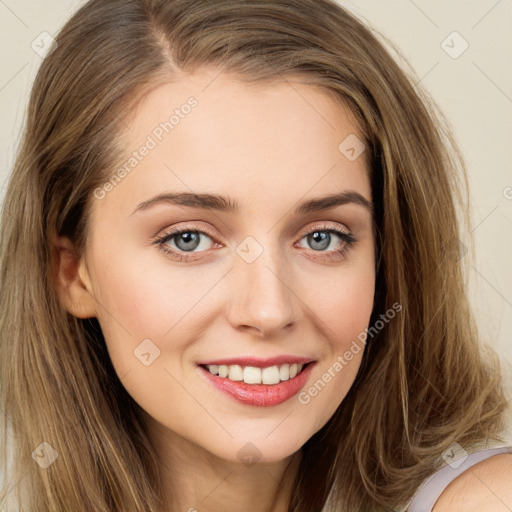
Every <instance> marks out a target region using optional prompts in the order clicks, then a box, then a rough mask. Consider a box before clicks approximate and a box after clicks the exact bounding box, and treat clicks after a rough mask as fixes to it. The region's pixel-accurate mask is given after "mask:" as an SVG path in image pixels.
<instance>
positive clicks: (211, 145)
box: [56, 70, 375, 512]
mask: <svg viewBox="0 0 512 512" xmlns="http://www.w3.org/2000/svg"><path fill="white" fill-rule="evenodd" d="M217 75H218V71H217V72H213V71H205V70H203V71H201V72H196V73H194V74H193V75H183V76H181V77H180V78H179V79H178V80H175V81H173V82H172V83H171V84H166V85H164V86H160V87H158V88H156V89H154V90H153V91H152V92H151V93H150V94H149V95H147V96H146V97H145V98H144V100H143V101H142V102H141V103H139V105H138V107H137V110H136V111H135V112H134V113H133V115H132V116H130V117H127V118H126V122H127V125H128V126H129V129H128V130H127V131H126V133H125V134H124V136H123V137H122V143H123V144H124V147H126V152H127V158H128V157H129V155H130V154H131V152H132V151H134V150H136V149H137V148H139V147H140V146H141V145H142V144H143V143H144V141H145V140H146V138H147V136H148V134H151V133H152V130H154V128H155V126H158V125H159V123H160V122H162V121H164V120H165V119H168V117H169V114H167V113H168V112H169V113H172V111H173V110H174V109H175V108H177V107H179V106H180V105H182V104H184V103H185V102H186V100H187V98H189V97H190V96H194V97H195V98H197V100H198V106H197V107H196V108H195V109H194V110H192V112H191V113H190V114H189V115H188V116H187V117H186V118H184V119H182V120H181V122H180V124H179V125H178V126H177V127H176V128H175V129H174V130H173V131H172V133H170V134H168V135H166V136H165V137H164V139H163V140H162V142H160V143H159V144H158V146H157V147H156V148H155V149H153V150H152V151H151V152H150V153H149V155H148V156H146V157H145V158H144V159H143V160H142V161H141V162H140V163H139V164H138V166H137V167H136V168H135V169H134V170H133V171H132V172H131V173H130V174H129V175H128V176H127V177H126V178H125V179H124V180H123V181H122V183H120V184H119V185H117V186H116V187H114V188H113V190H111V191H109V192H108V194H106V195H105V197H104V198H103V199H93V208H92V213H91V218H90V222H91V232H90V233H91V234H90V238H89V239H88V242H87V248H86V251H85V254H84V255H83V256H82V257H81V258H80V259H79V260H76V261H75V260H74V259H73V257H72V255H71V252H70V249H71V246H70V244H69V241H68V240H66V239H64V238H61V239H59V240H58V241H57V242H56V246H57V247H59V249H60V253H61V256H62V257H61V264H60V275H61V284H62V286H61V288H60V295H61V300H62V301H63V302H64V303H65V304H66V307H67V308H68V309H69V311H70V312H72V313H73V314H74V315H76V316H78V317H81V318H86V317H91V316H95V317H97V318H98V320H99V323H100V325H101V328H102V330H103V333H104V335H105V339H106V343H107V347H108V350H109V354H110V357H111V359H112V362H113V366H114V368H115V370H116V372H117V375H118V376H119V377H120V379H121V380H122V383H123V385H124V386H125V388H126V389H127V391H128V392H129V393H130V395H131V396H132V397H133V399H134V400H135V401H136V402H137V403H138V404H139V405H140V406H141V407H142V409H143V410H144V411H145V414H146V415H147V423H148V433H149V436H150V439H151V440H152V442H153V444H154V445H155V446H156V447H157V451H158V453H159V454H160V455H161V459H162V460H161V462H162V468H163V470H164V474H165V481H166V482H172V483H173V485H172V486H171V484H169V487H168V488H166V490H165V499H166V500H167V502H168V504H169V508H168V510H175V511H178V510H180V511H182V510H189V509H194V508H195V509H200V510H201V511H203V510H204V511H212V512H213V511H221V510H226V503H229V504H230V507H229V508H230V509H232V510H245V511H247V512H253V511H254V512H256V511H265V510H272V511H273V512H281V511H285V510H287V506H288V503H289V500H290V489H291V484H292V480H293V477H294V476H295V474H296V471H297V464H298V462H299V460H300V456H301V451H300V450H301V447H302V445H303V444H304V443H305V442H306V441H307V440H308V439H309V438H310V437H311V436H312V435H313V434H314V433H315V432H317V431H318V430H319V429H320V428H321V427H322V426H324V425H325V423H326V422H327V421H328V420H329V418H330V417H331V416H332V414H333V413H334V412H335V410H336V408H337V407H338V405H339V404H340V403H341V401H342V400H343V398H344V396H345V395H346V393H347V392H348V390H349V388H350V386H351V385H352V383H353V381H354V379H355V376H356V373H357V370H358V368H359V366H360V362H361V356H362V350H361V351H360V352H359V353H358V354H355V355H354V356H353V359H352V360H351V361H350V362H349V363H348V364H346V365H345V366H344V367H343V369H342V370H341V371H340V372H339V373H338V374H337V375H336V377H335V378H333V379H332V380H331V381H330V382H329V383H328V384H327V385H326V386H325V388H324V389H323V390H322V391H321V392H320V393H318V394H317V396H315V397H312V398H311V400H310V402H309V403H307V404H301V403H299V401H298V400H297V396H295V397H294V398H292V399H290V400H288V401H286V402H284V403H282V404H280V405H276V406H271V407H255V406H250V405H245V404H240V403H238V402H236V401H234V400H233V399H232V398H230V397H229V396H226V395H224V394H223V393H221V392H219V391H218V390H217V389H215V388H214V387H213V386H212V385H211V384H210V383H208V382H207V381H206V380H205V379H203V378H200V376H199V373H198V372H199V370H198V367H197V365H196V363H197V362H198V361H201V360H203V361H204V360H208V359H210V360H211V359H219V358H221V357H233V356H257V357H271V356H275V355H280V354H293V355H299V356H306V357H311V358H312V359H314V360H316V361H317V363H316V365H315V367H314V368H313V372H312V374H311V376H310V378H309V380H308V383H307V384H306V386H305V388H304V389H307V388H309V387H310V386H311V385H312V383H314V382H316V381H317V380H318V379H321V377H322V374H323V373H325V372H326V371H327V370H328V369H329V368H330V367H332V365H333V363H334V362H335V361H336V359H337V357H338V356H339V355H343V353H344V352H346V351H347V350H348V349H349V348H350V345H351V343H352V341H353V340H355V339H357V336H358V335H360V333H361V332H362V331H364V329H365V328H366V327H367V326H368V323H369V318H370V314H371V311H372V306H373V296H374V285H375V272H374V265H375V260H374V248H375V246H374V243H375V242H374V236H373V218H372V214H371V212H370V211H369V210H368V209H367V208H365V207H364V206H362V205H360V204H355V203H350V204H344V205H341V206H336V207H334V208H330V209H328V210H325V211H321V212H316V213H309V214H305V215H304V214H303V215H295V214H293V213H292V210H293V209H294V208H295V206H296V205H297V203H298V202H299V201H303V200H307V199H312V198H317V197H322V196H324V195H327V194H332V193H334V192H342V191H347V190H351V191H355V192H358V193H359V194H361V195H362V196H363V197H364V198H366V199H367V200H368V201H369V202H371V189H370V181H369V177H368V169H367V166H366V165H367V164H366V160H365V158H364V156H365V155H364V153H363V155H362V156H361V157H359V158H357V159H356V160H354V161H350V160H349V159H347V158H346V157H345V156H344V155H343V154H342V153H341V152H340V151H339V150H338V146H339V144H340V143H341V142H342V141H343V140H344V139H345V138H346V137H347V136H348V135H350V134H359V131H358V128H357V126H356V125H355V123H354V122H353V119H352V118H351V117H350V115H348V112H345V111H344V109H342V108H341V107H340V106H339V105H338V104H336V103H335V102H334V100H333V98H332V97H331V96H329V95H328V94H327V93H326V92H325V91H323V90H322V89H319V88H316V87H313V86H309V85H305V84H299V83H298V82H295V81H291V80H290V84H292V85H293V86H292V85H290V84H288V83H286V82H285V81H283V82H276V83H272V84H270V85H269V84H259V85H251V86H248V85H245V84H243V83H241V82H239V81H237V80H236V79H235V78H234V77H232V76H229V75H225V74H223V75H220V76H217ZM215 77H217V78H215ZM214 79H215V80H214ZM212 81H213V82H212ZM206 86H208V87H207V88H206ZM166 114H167V115H166ZM359 137H360V138H361V139H362V136H361V135H359ZM164 191H173V192H182V191H183V192H195V193H197V192H208V193H218V194H223V195H229V196H230V197H231V198H232V199H234V200H236V201H237V202H238V203H239V204H240V208H241V209H240V212H238V213H227V212H220V211H212V210H202V209H198V208H191V207H188V206H187V207H183V206H177V205H172V204H159V205H157V206H154V207H152V208H149V209H147V210H143V211H138V212H136V213H133V211H134V210H135V209H136V207H137V205H139V204H140V203H141V202H143V201H147V200H148V199H150V198H152V197H153V196H155V195H157V194H160V193H162V192H164ZM319 223H322V224H325V226H323V227H322V229H323V230H325V229H340V230H342V231H348V232H350V233H352V234H353V236H354V237H355V238H356V242H355V243H354V244H353V245H352V246H351V247H346V252H345V255H343V256H338V257H336V258H334V259H331V260H330V259H329V258H328V257H327V256H326V254H328V253H331V254H334V251H335V250H336V249H338V248H341V247H343V246H344V245H346V243H345V242H344V241H343V240H342V239H340V238H338V237H337V236H336V235H332V236H331V243H330V244H329V247H328V248H320V249H318V248H317V247H318V242H317V244H315V242H314V241H311V240H310V241H309V242H308V239H307V236H306V235H307V234H308V233H310V232H312V231H315V229H317V228H318V224H319ZM171 227H179V228H182V227H187V228H188V229H190V230H194V229H196V230H203V229H208V228H209V229H210V231H211V232H212V234H213V237H211V238H209V236H210V235H201V237H202V238H201V244H200V246H198V247H195V248H193V249H192V251H193V253H192V256H193V257H194V260H193V261H189V262H186V261H177V260H174V259H172V258H171V257H169V256H168V255H166V254H165V253H164V252H163V251H162V250H161V248H159V247H158V246H157V245H155V244H153V243H152V241H153V240H154V239H155V237H156V236H159V235H162V234H165V233H164V232H168V231H169V228H171ZM247 237H253V238H254V239H255V240H256V241H257V243H258V244H259V246H261V248H262V249H263V252H262V253H261V254H260V255H259V256H258V257H257V258H256V259H255V261H253V262H252V263H248V262H247V261H245V260H244V259H243V258H242V257H240V256H239V254H237V252H236V248H237V247H238V246H240V245H241V243H242V242H243V241H244V240H245V239H246V238H247ZM176 242H177V240H176V238H175V239H174V241H168V242H167V246H168V247H171V248H172V249H174V251H175V252H177V253H179V252H180V249H179V247H178V246H177V245H176ZM215 242H217V244H216V243H215ZM181 247H183V244H182V245H181ZM242 247H243V245H242ZM181 252H182V253H185V255H186V254H189V255H190V254H191V253H190V252H186V251H183V250H182V251H181ZM148 338H149V339H150V340H151V342H152V343H154V345H156V346H157V347H158V348H159V350H160V355H159V357H157V358H156V359H155V360H154V361H153V362H152V363H151V364H150V365H149V366H145V365H144V364H142V363H141V362H140V360H138V359H137V358H136V357H134V350H135V349H136V348H137V346H138V345H139V344H140V343H141V341H142V340H144V339H148ZM247 443H252V445H253V446H254V447H256V449H254V448H250V450H253V451H254V457H255V458H256V459H258V461H257V463H256V464H253V465H246V464H244V462H243V461H242V460H241V458H240V456H239V450H240V449H241V448H242V447H244V446H246V449H248V448H247ZM287 467H288V469H286V468H287ZM285 470H286V471H285ZM280 478H283V480H284V483H283V485H279V484H278V482H279V479H280ZM171 502H172V504H171Z"/></svg>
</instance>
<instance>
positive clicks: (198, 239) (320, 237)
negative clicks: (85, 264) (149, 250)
mask: <svg viewBox="0 0 512 512" xmlns="http://www.w3.org/2000/svg"><path fill="white" fill-rule="evenodd" d="M333 235H334V236H333ZM203 239H207V240H210V244H208V242H206V247H205V246H204V243H203ZM304 239H305V240H306V241H307V244H308V245H309V247H310V248H311V252H312V253H317V254H314V255H313V257H314V258H322V259H327V260H329V259H336V258H337V259H342V258H343V257H344V256H345V255H346V252H347V251H348V250H349V249H350V248H351V247H352V245H353V244H354V243H355V242H356V239H355V238H354V236H353V235H352V234H351V233H347V232H344V231H341V230H338V229H332V228H324V227H320V228H319V227H316V228H315V229H314V230H312V231H309V232H308V233H306V234H305V235H304V236H302V237H301V238H300V241H302V240H304ZM336 239H337V241H338V243H337V244H336ZM170 242H172V244H170ZM333 242H334V246H335V248H333V249H331V250H329V251H327V250H326V249H328V248H329V247H330V246H331V243H333ZM154 243H155V244H156V245H157V246H158V247H159V248H160V249H161V250H162V251H163V252H164V253H165V254H167V255H169V256H170V257H171V258H172V259H175V260H178V261H190V259H191V258H194V256H192V255H193V254H196V253H201V252H205V251H206V250H208V249H209V247H208V245H210V247H211V246H212V245H216V242H214V238H213V236H212V235H210V234H208V233H206V232H204V231H201V230H199V229H189V228H186V227H185V228H182V229H175V230H172V231H170V232H169V233H166V234H164V235H163V236H162V237H159V238H157V239H156V240H155V241H154ZM336 246H338V247H336ZM197 249H199V250H197Z"/></svg>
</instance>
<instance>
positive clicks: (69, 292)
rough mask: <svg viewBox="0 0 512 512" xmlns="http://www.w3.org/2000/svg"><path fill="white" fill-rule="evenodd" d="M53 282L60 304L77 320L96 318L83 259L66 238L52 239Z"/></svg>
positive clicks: (90, 287) (88, 277)
mask: <svg viewBox="0 0 512 512" xmlns="http://www.w3.org/2000/svg"><path fill="white" fill-rule="evenodd" d="M52 250H53V255H54V258H53V261H54V265H55V268H54V282H55V286H56V291H57V295H58V297H59V301H60V303H61V304H62V305H63V306H64V307H65V308H66V309H67V310H68V311H69V312H70V313H71V314H72V315H74V316H76V317H78V318H91V317H95V316H96V301H95V299H94V295H93V290H92V286H91V279H90V276H89V272H88V270H87V266H86V264H85V259H84V258H83V257H82V258H79V257H78V256H77V253H76V250H75V248H74V246H73V244H72V242H71V241H70V240H69V238H67V237H57V236H54V237H52Z"/></svg>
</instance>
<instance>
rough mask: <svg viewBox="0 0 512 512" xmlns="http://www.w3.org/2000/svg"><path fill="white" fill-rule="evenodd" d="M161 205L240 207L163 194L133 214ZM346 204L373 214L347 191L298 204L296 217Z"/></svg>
mask: <svg viewBox="0 0 512 512" xmlns="http://www.w3.org/2000/svg"><path fill="white" fill-rule="evenodd" d="M159 204H173V205H177V206H188V207H192V208H200V209H203V210H215V211H219V212H224V213H238V212H239V211H240V205H239V203H238V202H237V201H236V200H233V199H231V198H230V197H229V196H221V195H217V194H195V193H190V192H175V193H172V192H163V193H161V194H158V195H157V196H155V197H153V198H151V199H148V200H147V201H144V202H142V203H140V204H139V205H138V206H137V207H136V208H135V210H134V211H133V212H132V213H131V215H133V214H134V213H136V212H138V211H143V210H148V209H150V208H152V207H153V206H156V205H159ZM345 204H357V205H360V206H363V207H364V208H366V209H367V210H369V211H370V213H372V214H373V204H372V203H371V202H370V201H368V199H366V198H365V197H364V196H362V195H361V194H360V193H359V192H355V191H354V190H346V191H344V192H341V193H339V194H329V195H326V196H322V197H317V198H315V199H308V200H306V201H303V202H301V203H299V204H298V206H297V207H296V208H295V210H294V214H295V215H304V214H307V213H312V212H318V211H323V210H328V209H330V208H334V207H336V206H341V205H345Z"/></svg>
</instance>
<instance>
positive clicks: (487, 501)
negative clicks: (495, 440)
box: [432, 453, 512, 512]
mask: <svg viewBox="0 0 512 512" xmlns="http://www.w3.org/2000/svg"><path fill="white" fill-rule="evenodd" d="M454 510H457V511H460V512H509V511H510V510H512V453H504V454H500V455H495V456H493V457H489V458H488V459H485V460H483V461H481V462H479V463H478V464H475V465H474V466H472V467H470V468H468V469H467V470H466V471H464V472H463V473H461V474H460V475H459V476H458V477H457V478H455V480H453V481H452V482H451V483H450V484H449V485H448V486H447V487H446V489H445V490H444V491H443V493H442V494H441V496H440V497H439V499H438V500H437V501H436V504H435V506H434V508H433V509H432V512H453V511H454Z"/></svg>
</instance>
